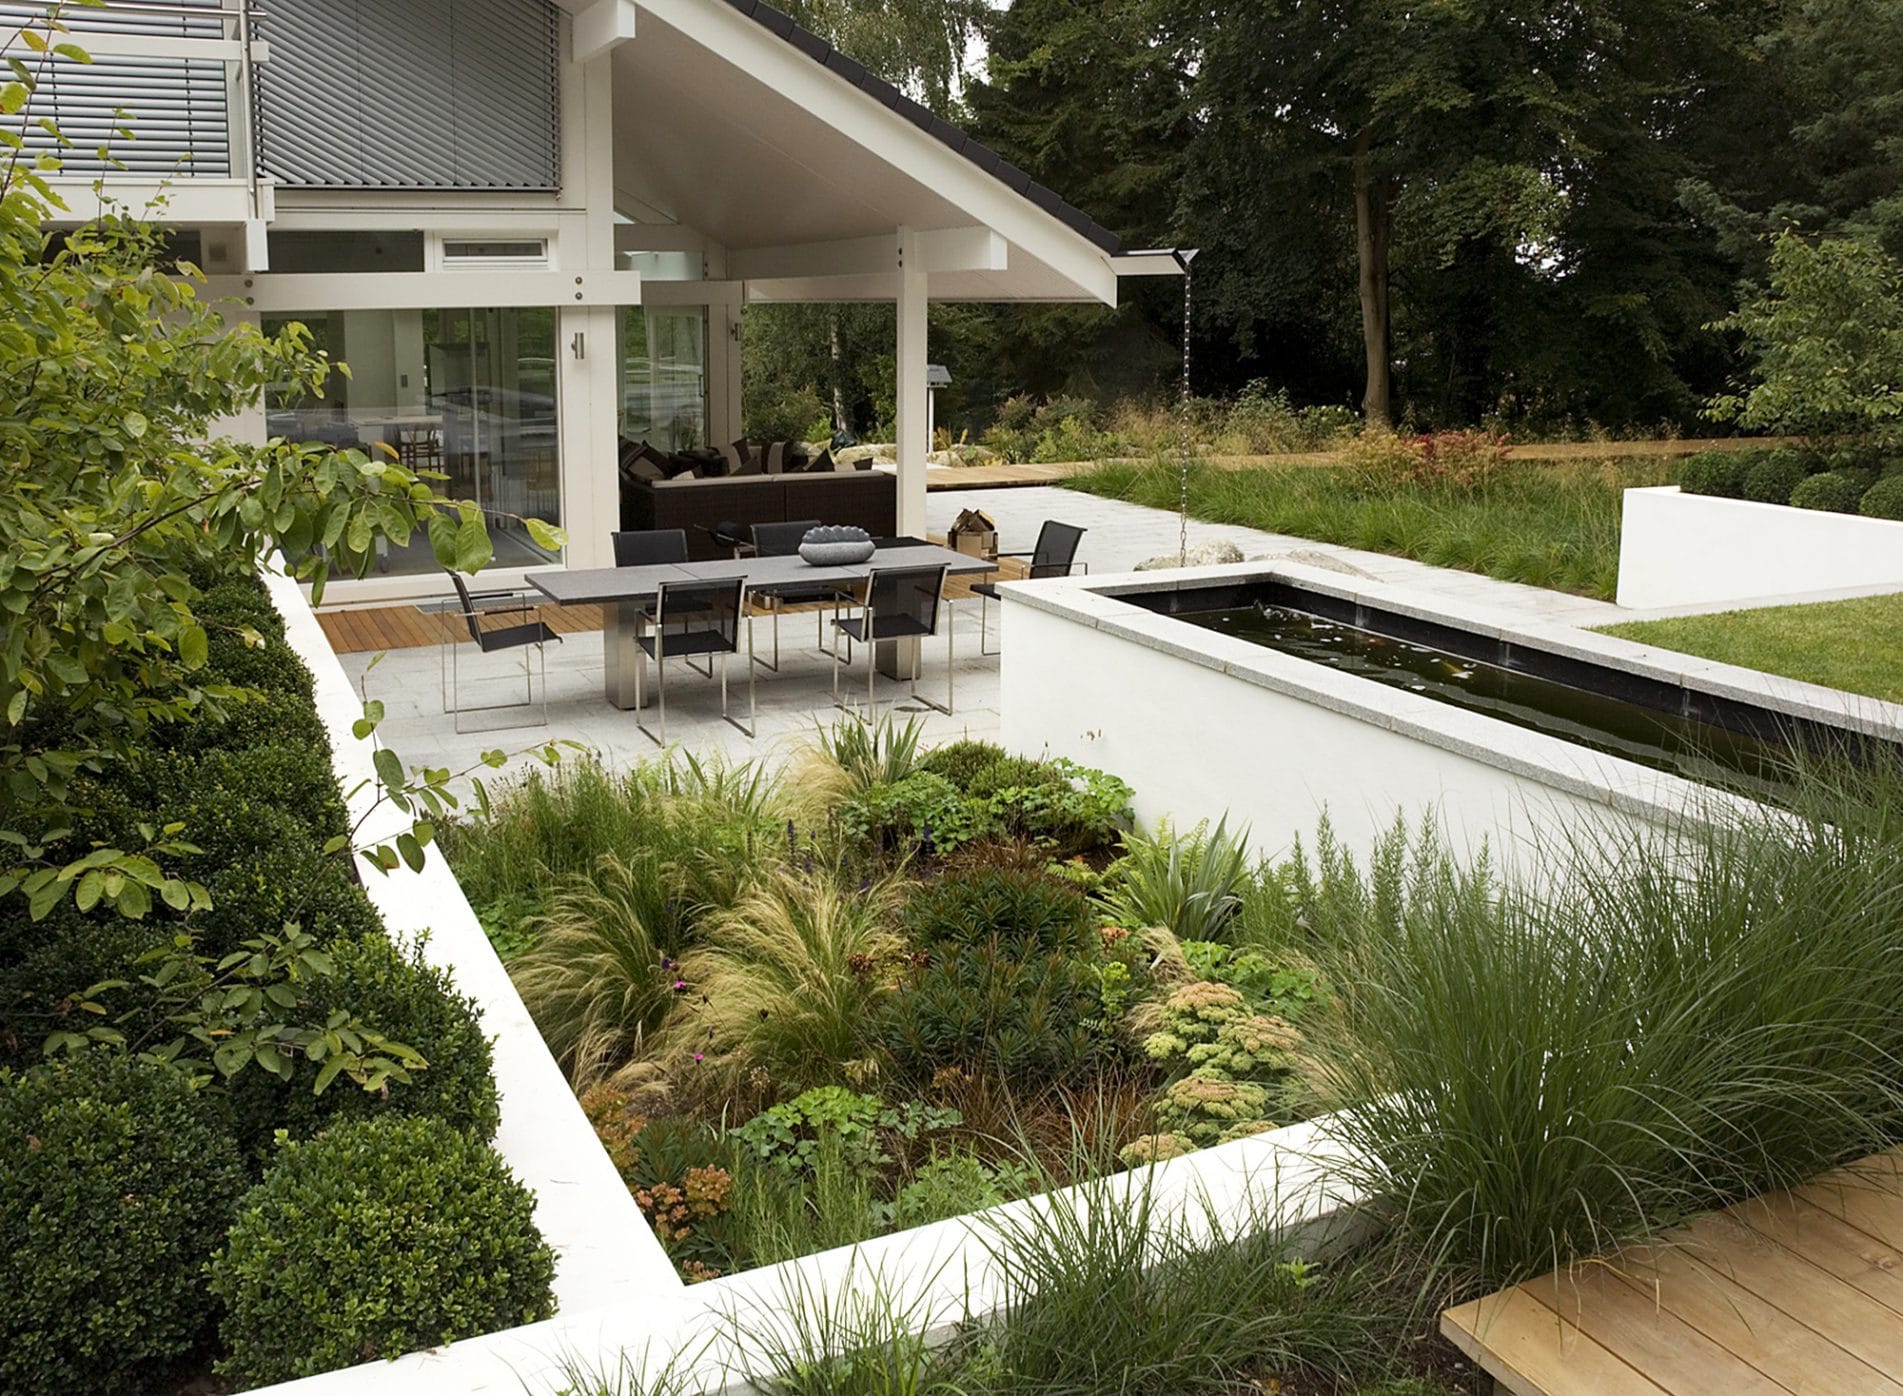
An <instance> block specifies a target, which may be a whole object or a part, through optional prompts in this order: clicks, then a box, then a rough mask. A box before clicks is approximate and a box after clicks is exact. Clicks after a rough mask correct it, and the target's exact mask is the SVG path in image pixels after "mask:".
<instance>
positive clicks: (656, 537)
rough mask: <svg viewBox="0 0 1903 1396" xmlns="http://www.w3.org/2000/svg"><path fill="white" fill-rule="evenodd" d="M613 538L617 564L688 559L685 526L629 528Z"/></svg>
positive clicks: (654, 564)
mask: <svg viewBox="0 0 1903 1396" xmlns="http://www.w3.org/2000/svg"><path fill="white" fill-rule="evenodd" d="M609 537H610V538H611V539H612V540H613V542H614V548H615V566H616V567H658V566H661V565H663V564H665V563H669V562H685V561H687V530H686V529H684V528H642V529H629V530H625V531H623V532H619V533H613V534H610V535H609Z"/></svg>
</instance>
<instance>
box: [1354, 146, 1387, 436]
mask: <svg viewBox="0 0 1903 1396" xmlns="http://www.w3.org/2000/svg"><path fill="white" fill-rule="evenodd" d="M1373 144H1374V136H1373V133H1372V132H1370V131H1363V132H1362V133H1361V134H1360V135H1358V136H1357V137H1355V166H1354V168H1355V261H1356V264H1357V266H1358V269H1359V275H1358V278H1357V281H1358V284H1357V290H1358V291H1359V292H1360V296H1361V346H1362V351H1363V353H1364V354H1365V355H1366V358H1367V365H1368V367H1367V374H1368V377H1367V389H1366V391H1364V392H1363V393H1362V395H1361V410H1362V413H1363V415H1365V416H1366V417H1367V419H1368V425H1369V426H1383V427H1384V426H1387V425H1388V423H1389V422H1390V421H1391V420H1392V418H1393V411H1392V406H1393V392H1394V375H1393V366H1392V362H1391V360H1390V357H1389V333H1388V237H1389V234H1390V232H1391V231H1392V223H1393V216H1394V214H1393V206H1392V205H1393V198H1392V193H1391V189H1392V185H1391V181H1390V180H1389V179H1388V177H1387V176H1385V175H1377V174H1375V172H1374V160H1373V157H1372V149H1373Z"/></svg>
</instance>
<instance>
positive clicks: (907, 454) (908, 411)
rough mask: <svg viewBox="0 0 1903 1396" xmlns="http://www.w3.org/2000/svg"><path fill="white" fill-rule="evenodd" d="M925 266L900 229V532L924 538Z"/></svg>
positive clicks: (913, 237) (912, 238)
mask: <svg viewBox="0 0 1903 1396" xmlns="http://www.w3.org/2000/svg"><path fill="white" fill-rule="evenodd" d="M927 302H928V296H927V293H926V277H925V263H924V259H923V257H922V256H921V253H920V247H919V237H918V234H917V233H915V232H914V231H913V230H912V229H910V228H901V229H899V315H898V320H899V334H898V398H899V401H898V409H899V412H898V418H899V420H898V433H899V440H898V447H899V519H898V523H899V532H900V533H901V534H909V535H911V536H912V537H918V538H922V537H924V535H925V457H926V454H927V453H928V452H929V451H930V450H931V449H932V442H931V436H930V431H931V427H930V420H931V407H930V401H929V398H928V395H927V394H928V390H927V388H926V386H925V358H926V348H925V338H926V305H927Z"/></svg>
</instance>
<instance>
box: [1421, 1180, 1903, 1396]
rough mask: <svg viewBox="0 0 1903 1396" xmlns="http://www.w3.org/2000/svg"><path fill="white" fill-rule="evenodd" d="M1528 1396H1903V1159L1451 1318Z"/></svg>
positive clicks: (1445, 1318) (1748, 1208)
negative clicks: (1665, 1395)
mask: <svg viewBox="0 0 1903 1396" xmlns="http://www.w3.org/2000/svg"><path fill="white" fill-rule="evenodd" d="M1441 1332H1442V1333H1443V1334H1445V1335H1446V1336H1447V1338H1448V1339H1449V1340H1450V1341H1452V1342H1453V1343H1454V1345H1455V1346H1457V1347H1458V1348H1460V1350H1461V1351H1462V1352H1464V1353H1466V1354H1467V1355H1468V1356H1469V1357H1470V1358H1472V1359H1473V1360H1474V1361H1475V1362H1476V1363H1478V1364H1479V1365H1480V1366H1481V1367H1482V1368H1483V1369H1484V1370H1485V1371H1487V1372H1488V1373H1489V1374H1490V1375H1491V1376H1492V1377H1493V1378H1494V1380H1495V1383H1496V1387H1495V1389H1496V1391H1508V1392H1512V1393H1515V1396H1533V1394H1534V1393H1539V1396H1575V1393H1577V1396H1627V1393H1631V1396H1661V1393H1684V1396H1693V1394H1694V1393H1696V1394H1697V1396H1705V1394H1706V1393H1710V1396H1733V1393H1736V1396H1760V1393H1761V1394H1762V1396H1789V1394H1790V1393H1810V1392H1816V1393H1819V1396H1825V1394H1826V1393H1828V1396H1853V1393H1854V1396H1866V1393H1867V1394H1868V1396H1903V1149H1893V1150H1891V1151H1889V1152H1887V1153H1882V1154H1877V1155H1874V1156H1872V1157H1871V1158H1868V1159H1864V1160H1863V1161H1861V1162H1859V1163H1855V1164H1851V1165H1849V1166H1848V1167H1845V1168H1841V1169H1838V1170H1836V1171H1835V1172H1833V1173H1829V1174H1826V1175H1824V1176H1823V1177H1822V1178H1820V1179H1818V1180H1817V1181H1815V1182H1813V1183H1810V1184H1809V1185H1807V1186H1805V1187H1801V1188H1795V1189H1793V1190H1791V1191H1789V1192H1780V1193H1772V1194H1769V1195H1767V1196H1765V1197H1762V1198H1756V1199H1753V1200H1752V1201H1750V1202H1743V1203H1739V1204H1738V1205H1737V1206H1735V1207H1729V1208H1726V1209H1725V1210H1724V1211H1722V1212H1713V1213H1709V1214H1707V1215H1705V1216H1703V1217H1700V1218H1698V1219H1697V1220H1695V1221H1693V1222H1691V1223H1689V1224H1688V1225H1686V1226H1684V1227H1681V1228H1679V1229H1678V1230H1676V1231H1673V1232H1670V1233H1667V1234H1666V1235H1665V1236H1663V1237H1660V1238H1659V1240H1658V1241H1657V1242H1656V1243H1651V1244H1647V1245H1642V1246H1631V1247H1627V1248H1626V1249H1624V1250H1622V1251H1619V1252H1617V1253H1615V1254H1613V1255H1610V1256H1602V1257H1598V1258H1595V1259H1593V1260H1591V1261H1586V1262H1581V1263H1578V1264H1575V1265H1573V1266H1571V1267H1568V1268H1566V1269H1562V1270H1556V1271H1553V1272H1552V1273H1551V1274H1548V1275H1543V1276H1541V1277H1540V1278H1539V1279H1537V1280H1532V1281H1529V1282H1528V1283H1526V1284H1523V1285H1519V1286H1517V1287H1515V1288H1513V1289H1508V1290H1502V1291H1501V1292H1499V1293H1498V1294H1492V1295H1489V1296H1488V1297H1486V1298H1485V1299H1481V1300H1478V1301H1476V1302H1474V1303H1471V1304H1462V1305H1460V1306H1459V1307H1457V1308H1453V1309H1449V1310H1448V1311H1447V1312H1446V1313H1444V1314H1442V1315H1441Z"/></svg>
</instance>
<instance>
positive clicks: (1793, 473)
mask: <svg viewBox="0 0 1903 1396" xmlns="http://www.w3.org/2000/svg"><path fill="white" fill-rule="evenodd" d="M1809 474H1810V472H1809V470H1807V469H1806V468H1805V466H1804V464H1803V463H1802V462H1801V461H1800V460H1798V459H1797V457H1796V456H1794V455H1793V454H1791V453H1790V452H1787V451H1772V452H1771V453H1770V454H1769V455H1767V456H1765V457H1763V458H1762V459H1761V460H1759V461H1758V462H1757V463H1756V464H1755V465H1753V466H1752V467H1751V469H1750V470H1749V471H1748V472H1747V473H1746V475H1745V477H1744V497H1745V498H1746V499H1750V500H1755V501H1756V502H1758V503H1759V504H1789V503H1790V502H1791V493H1792V491H1794V490H1795V489H1796V488H1797V487H1798V486H1799V485H1800V484H1802V483H1803V482H1804V479H1805V477H1806V476H1807V475H1809Z"/></svg>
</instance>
